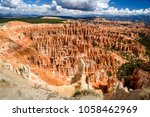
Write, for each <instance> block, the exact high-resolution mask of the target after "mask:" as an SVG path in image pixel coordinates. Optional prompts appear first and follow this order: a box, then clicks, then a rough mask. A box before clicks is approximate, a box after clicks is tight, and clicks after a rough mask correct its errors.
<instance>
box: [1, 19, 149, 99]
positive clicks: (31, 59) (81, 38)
mask: <svg viewBox="0 0 150 117" xmlns="http://www.w3.org/2000/svg"><path fill="white" fill-rule="evenodd" d="M141 35H142V36H144V37H148V38H149V39H150V29H149V27H147V26H146V25H145V24H144V23H142V22H141V23H140V22H139V23H138V22H122V21H108V20H105V19H102V18H95V19H87V20H86V19H80V20H67V21H66V22H65V23H63V24H29V23H25V22H17V21H16V22H9V23H7V24H5V25H4V26H2V27H1V28H0V69H7V70H9V71H10V72H13V73H14V74H17V75H19V77H22V78H23V79H27V80H30V81H31V82H35V83H36V84H40V85H44V86H47V87H49V89H50V90H52V91H55V92H57V93H60V94H64V95H63V96H66V95H69V96H72V95H73V94H74V93H75V92H77V91H83V90H92V91H94V92H96V93H98V94H101V95H107V96H108V94H109V93H110V94H111V95H113V94H115V93H116V92H117V91H118V87H120V88H121V90H123V91H125V93H129V91H128V90H129V88H128V89H126V88H127V87H125V85H124V83H123V81H121V80H119V79H118V78H117V72H118V68H119V67H120V66H121V65H122V64H125V63H126V62H128V61H129V59H128V58H129V57H128V58H126V57H123V56H122V54H124V53H125V54H126V55H128V56H130V57H134V58H136V59H140V60H142V61H144V62H145V63H148V62H149V56H148V55H146V51H147V49H146V47H145V46H144V45H142V44H141V43H139V42H138V38H139V37H141ZM148 67H150V66H148ZM141 74H142V75H141ZM141 77H142V78H141ZM136 79H137V80H136ZM129 80H130V81H132V80H133V81H134V83H133V82H130V84H131V85H133V84H134V88H133V86H131V87H130V88H132V89H134V90H135V89H141V88H142V87H144V86H146V88H147V87H149V86H150V72H149V71H143V70H140V69H137V70H134V72H133V76H130V78H129ZM136 81H137V82H136ZM142 81H143V82H142ZM141 82H142V83H143V84H142V83H141ZM145 84H146V85H145ZM62 90H63V91H62ZM110 97H111V96H110ZM110 97H109V98H110ZM109 98H108V99H109ZM112 99H114V97H113V96H112Z"/></svg>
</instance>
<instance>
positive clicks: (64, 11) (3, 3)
mask: <svg viewBox="0 0 150 117" xmlns="http://www.w3.org/2000/svg"><path fill="white" fill-rule="evenodd" d="M109 2H110V0H53V1H52V3H51V4H48V5H41V6H38V5H36V4H27V3H24V2H23V0H0V11H3V12H0V14H23V15H70V16H71V15H72V16H74V15H91V14H93V15H142V14H145V15H150V8H147V9H139V10H129V9H128V8H126V9H117V8H114V7H109V5H108V3H109Z"/></svg>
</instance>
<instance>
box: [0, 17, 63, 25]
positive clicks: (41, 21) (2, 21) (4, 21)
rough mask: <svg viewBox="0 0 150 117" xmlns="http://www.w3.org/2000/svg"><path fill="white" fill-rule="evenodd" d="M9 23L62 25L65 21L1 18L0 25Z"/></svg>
mask: <svg viewBox="0 0 150 117" xmlns="http://www.w3.org/2000/svg"><path fill="white" fill-rule="evenodd" d="M10 21H21V22H27V23H32V24H39V23H49V24H58V23H63V22H64V21H65V20H63V19H41V18H1V19H0V23H8V22H10Z"/></svg>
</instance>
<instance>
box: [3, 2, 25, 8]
mask: <svg viewBox="0 0 150 117" xmlns="http://www.w3.org/2000/svg"><path fill="white" fill-rule="evenodd" d="M22 3H23V0H1V4H2V6H5V7H12V8H15V7H17V6H18V5H19V4H22Z"/></svg>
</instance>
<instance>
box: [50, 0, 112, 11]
mask: <svg viewBox="0 0 150 117" xmlns="http://www.w3.org/2000/svg"><path fill="white" fill-rule="evenodd" d="M53 1H56V2H57V4H58V5H59V6H61V7H62V8H67V9H73V10H82V11H94V10H97V9H99V8H107V7H108V3H109V1H110V0H53Z"/></svg>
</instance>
